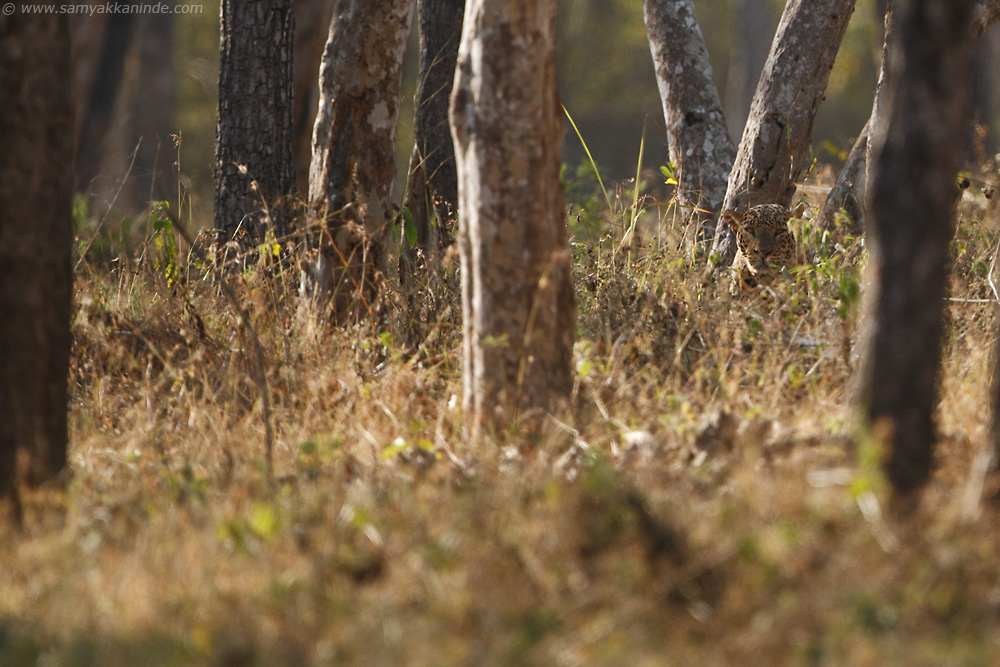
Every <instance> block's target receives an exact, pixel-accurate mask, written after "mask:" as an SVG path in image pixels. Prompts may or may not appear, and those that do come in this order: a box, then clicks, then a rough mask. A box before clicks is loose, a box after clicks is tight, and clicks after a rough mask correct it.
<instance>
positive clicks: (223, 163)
mask: <svg viewBox="0 0 1000 667" xmlns="http://www.w3.org/2000/svg"><path fill="white" fill-rule="evenodd" d="M293 33H294V21H293V18H292V3H291V0H223V2H222V39H221V45H220V58H219V118H218V121H219V124H218V132H217V136H216V149H215V157H216V182H215V227H216V229H217V230H218V235H217V244H218V246H219V247H220V248H223V247H225V246H226V244H228V243H229V242H230V241H233V240H236V241H237V242H238V245H239V247H240V249H242V250H246V249H247V248H250V247H253V246H255V245H257V244H258V243H260V242H261V241H262V240H263V239H264V236H265V233H266V231H267V229H268V228H269V227H270V228H271V229H273V231H274V234H275V236H277V237H278V238H281V237H283V236H285V235H286V234H287V233H288V222H289V221H288V217H289V215H288V213H287V212H286V211H285V210H284V209H285V207H286V206H287V204H288V202H287V198H288V195H289V194H291V192H292V190H293V188H294V186H295V175H294V171H293V165H292V38H293Z"/></svg>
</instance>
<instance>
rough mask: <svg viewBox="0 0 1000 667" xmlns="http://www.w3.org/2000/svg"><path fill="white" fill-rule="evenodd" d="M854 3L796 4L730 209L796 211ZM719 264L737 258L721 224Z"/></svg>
mask: <svg viewBox="0 0 1000 667" xmlns="http://www.w3.org/2000/svg"><path fill="white" fill-rule="evenodd" d="M853 11H854V0H789V2H788V4H786V5H785V11H784V14H783V15H782V17H781V23H780V24H779V25H778V31H777V34H776V35H775V38H774V42H773V43H772V44H771V52H770V54H769V55H768V57H767V64H766V65H765V66H764V73H763V74H762V75H761V79H760V83H759V84H758V86H757V93H756V94H755V95H754V101H753V105H752V106H751V109H750V119H749V120H748V121H747V125H746V128H745V129H744V131H743V138H742V140H741V141H740V146H739V150H738V151H737V154H736V163H735V164H734V165H733V170H732V172H731V173H730V176H729V187H728V189H727V190H726V198H725V202H724V204H723V210H729V209H732V210H736V211H746V210H747V209H748V208H749V207H752V206H756V205H758V204H781V205H783V206H789V205H790V204H791V201H792V196H793V195H794V193H795V182H796V180H797V179H798V178H799V176H800V175H801V173H802V168H803V167H804V166H805V162H806V158H807V157H808V155H809V143H810V141H811V139H812V129H813V121H814V119H815V117H816V110H817V109H818V108H819V105H820V103H821V102H822V101H823V94H824V92H825V91H826V84H827V81H828V80H829V78H830V70H831V69H832V68H833V61H834V58H835V57H836V55H837V51H838V49H839V48H840V42H841V40H842V39H843V37H844V32H845V31H846V30H847V22H848V20H849V19H850V18H851V14H852V13H853ZM712 252H713V256H714V255H716V254H717V256H718V261H719V263H720V264H723V265H726V264H730V263H732V261H733V257H735V255H736V239H735V237H734V235H733V233H732V231H730V230H729V228H728V227H726V225H725V224H723V223H722V222H721V221H720V222H719V224H718V226H717V227H716V233H715V240H714V242H713V245H712Z"/></svg>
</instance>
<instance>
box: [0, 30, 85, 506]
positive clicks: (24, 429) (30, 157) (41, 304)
mask: <svg viewBox="0 0 1000 667" xmlns="http://www.w3.org/2000/svg"><path fill="white" fill-rule="evenodd" d="M69 90H70V63H69V30H68V26H67V17H66V16H65V15H58V14H44V15H43V14H36V15H32V14H18V13H15V14H14V15H12V16H0V99H2V100H3V104H0V146H3V150H0V174H3V177H2V178H0V313H2V315H0V499H2V498H6V497H11V496H12V494H15V493H16V492H15V489H16V481H17V480H15V474H16V469H15V463H16V458H17V457H16V454H17V450H18V449H19V448H25V449H26V450H27V451H28V452H29V453H30V455H31V456H30V468H29V471H28V474H29V476H28V479H27V481H28V482H30V483H36V484H37V483H41V482H43V481H45V480H47V479H49V478H51V477H53V476H54V475H56V474H57V473H59V472H60V471H61V470H62V469H63V468H64V467H65V465H66V438H67V427H66V410H67V405H66V403H67V375H68V372H69V353H70V342H71V338H70V302H71V298H72V281H73V276H72V270H71V261H70V251H71V248H72V243H73V228H72V212H71V209H72V204H71V202H72V195H73V172H72V169H71V168H70V165H72V164H73V109H72V105H71V100H70V95H69ZM14 498H15V500H16V495H14Z"/></svg>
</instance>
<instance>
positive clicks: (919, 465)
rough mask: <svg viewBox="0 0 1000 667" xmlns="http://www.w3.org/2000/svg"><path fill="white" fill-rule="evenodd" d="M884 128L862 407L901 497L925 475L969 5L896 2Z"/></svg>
mask: <svg viewBox="0 0 1000 667" xmlns="http://www.w3.org/2000/svg"><path fill="white" fill-rule="evenodd" d="M893 4H894V8H893V13H894V19H893V31H892V34H891V35H890V37H889V42H890V45H889V51H888V61H887V62H888V68H887V71H888V78H887V81H886V90H885V95H884V104H885V107H884V114H883V117H884V120H885V122H884V123H879V125H878V130H874V129H873V132H872V135H871V145H872V150H871V157H872V163H871V167H870V169H869V176H870V180H869V200H868V204H869V217H868V229H867V238H868V248H869V252H870V259H869V266H868V270H869V275H870V279H871V285H870V287H869V288H868V290H866V294H865V296H866V312H867V313H869V315H870V319H869V322H868V324H867V327H868V330H867V332H866V334H865V340H864V343H863V346H862V349H863V355H864V356H863V363H862V368H861V378H860V379H861V387H860V389H861V391H860V393H859V407H860V412H861V414H862V417H863V418H864V420H865V423H866V425H867V427H868V428H869V429H870V430H871V433H872V435H873V436H874V437H875V438H877V439H878V440H880V441H881V442H882V443H883V444H884V445H885V447H886V453H887V455H888V458H887V461H886V467H887V472H888V476H889V480H890V481H891V483H892V485H893V487H894V488H895V490H896V491H897V492H899V493H901V494H906V493H907V492H910V491H913V490H915V489H917V488H918V487H919V486H921V485H922V484H923V483H924V482H925V481H926V480H927V478H928V477H929V475H930V472H931V463H932V452H933V443H934V437H935V420H934V410H935V408H936V406H937V403H938V380H939V372H940V368H941V338H942V327H943V309H944V298H945V295H946V279H947V275H948V244H949V241H950V240H951V237H952V234H953V228H952V221H951V220H952V208H953V205H954V202H955V199H956V197H957V196H958V189H957V187H956V185H955V174H956V172H957V170H958V167H959V153H960V150H961V143H962V142H961V139H962V135H963V131H964V128H965V125H966V123H967V122H968V119H969V110H970V88H971V77H970V70H971V58H972V40H970V39H969V30H970V28H969V26H970V21H971V18H972V12H971V10H972V2H971V0H922V1H920V0H894V3H893Z"/></svg>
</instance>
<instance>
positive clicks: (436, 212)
mask: <svg viewBox="0 0 1000 667" xmlns="http://www.w3.org/2000/svg"><path fill="white" fill-rule="evenodd" d="M417 6H418V8H419V10H418V11H419V16H420V21H419V23H420V68H419V73H418V74H417V95H416V99H415V107H416V113H415V118H414V128H413V129H414V142H413V143H414V146H413V156H412V157H411V158H410V169H409V182H408V183H407V189H406V196H405V197H404V199H403V205H404V206H405V207H406V208H407V209H409V211H410V213H411V214H412V215H413V222H414V225H415V226H416V231H417V246H418V247H420V248H423V250H424V252H425V253H427V254H428V255H432V254H434V252H435V251H436V250H437V249H438V247H440V246H441V245H444V244H445V243H447V242H448V240H449V239H448V233H447V230H446V229H445V225H446V224H447V223H448V222H450V221H452V220H454V219H455V215H456V213H457V209H458V175H457V173H456V169H455V148H454V146H453V145H452V142H451V129H450V127H449V126H448V98H449V96H450V95H451V88H452V84H453V83H454V81H455V61H456V60H457V59H458V44H459V41H460V40H461V38H462V16H463V15H464V13H465V0H420V2H419V3H418V5H417ZM411 259H412V255H411Z"/></svg>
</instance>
